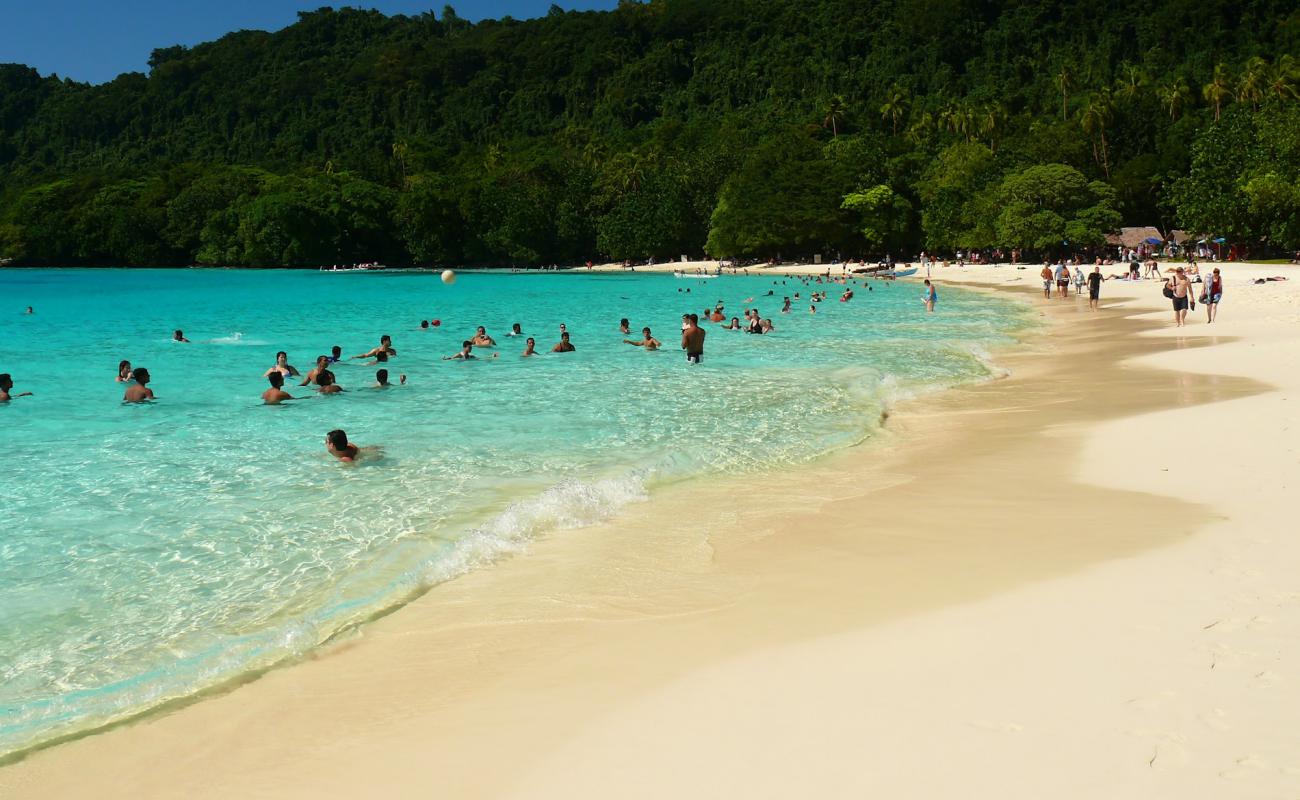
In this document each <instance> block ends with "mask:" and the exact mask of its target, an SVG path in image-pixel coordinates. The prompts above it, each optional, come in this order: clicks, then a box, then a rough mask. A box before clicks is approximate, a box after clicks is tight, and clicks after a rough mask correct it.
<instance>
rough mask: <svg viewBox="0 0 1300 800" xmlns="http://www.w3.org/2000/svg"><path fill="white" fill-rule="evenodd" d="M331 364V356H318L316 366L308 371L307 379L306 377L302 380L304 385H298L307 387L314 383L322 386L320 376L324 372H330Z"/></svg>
mask: <svg viewBox="0 0 1300 800" xmlns="http://www.w3.org/2000/svg"><path fill="white" fill-rule="evenodd" d="M329 363H330V358H329V356H316V366H315V367H313V368H312V369H309V370H307V375H306V377H304V378H303V379H302V383H300V384H298V385H299V386H306V385H307V384H309V383H314V384H316V385H317V386H320V385H322V384H321V382H320V376H321V373H322V372H328V371H329V366H328V365H329Z"/></svg>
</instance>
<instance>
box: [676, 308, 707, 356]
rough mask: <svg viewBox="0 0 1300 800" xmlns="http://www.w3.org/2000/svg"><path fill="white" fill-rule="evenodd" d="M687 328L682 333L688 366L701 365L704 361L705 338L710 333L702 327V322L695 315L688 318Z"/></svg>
mask: <svg viewBox="0 0 1300 800" xmlns="http://www.w3.org/2000/svg"><path fill="white" fill-rule="evenodd" d="M686 322H687V328H686V329H685V330H683V331H682V349H683V350H685V351H686V363H687V364H699V363H702V362H703V361H704V337H705V335H706V334H707V333H708V332H707V331H705V330H704V329H703V328H701V327H700V320H699V318H698V317H696V316H695V315H694V314H691V315H690V316H689V317H687V318H686Z"/></svg>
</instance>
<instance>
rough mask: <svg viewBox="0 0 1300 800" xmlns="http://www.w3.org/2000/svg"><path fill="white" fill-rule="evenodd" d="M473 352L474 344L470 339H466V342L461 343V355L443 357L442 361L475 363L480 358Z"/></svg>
mask: <svg viewBox="0 0 1300 800" xmlns="http://www.w3.org/2000/svg"><path fill="white" fill-rule="evenodd" d="M473 350H474V342H472V341H470V340H469V339H466V340H465V341H463V342H461V343H460V352H459V353H457V354H456V355H454V356H443V357H442V360H443V361H473V360H475V359H477V358H478V356H476V355H474V353H473V352H472V351H473Z"/></svg>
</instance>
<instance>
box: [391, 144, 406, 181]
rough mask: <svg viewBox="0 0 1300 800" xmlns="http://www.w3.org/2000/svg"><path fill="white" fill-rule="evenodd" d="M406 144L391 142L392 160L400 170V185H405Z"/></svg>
mask: <svg viewBox="0 0 1300 800" xmlns="http://www.w3.org/2000/svg"><path fill="white" fill-rule="evenodd" d="M406 152H407V146H406V142H393V159H394V160H396V161H397V164H398V166H400V167H401V168H402V183H406Z"/></svg>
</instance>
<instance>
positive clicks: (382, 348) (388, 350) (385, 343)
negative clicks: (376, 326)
mask: <svg viewBox="0 0 1300 800" xmlns="http://www.w3.org/2000/svg"><path fill="white" fill-rule="evenodd" d="M380 352H383V353H384V354H385V355H386V356H395V355H397V351H396V350H394V349H393V337H391V336H389V335H388V334H386V333H385V334H384V335H383V336H380V337H379V346H378V347H375V348H372V349H370V350H367V351H366V352H364V353H359V354H357V355H355V356H350V358H374V357H376V356H377V355H379V353H380Z"/></svg>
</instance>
